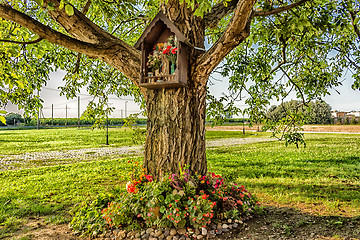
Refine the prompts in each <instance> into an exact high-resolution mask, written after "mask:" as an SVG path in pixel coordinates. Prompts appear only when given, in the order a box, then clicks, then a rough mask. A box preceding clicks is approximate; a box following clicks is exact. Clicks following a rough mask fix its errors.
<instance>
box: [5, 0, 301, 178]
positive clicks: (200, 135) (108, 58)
mask: <svg viewBox="0 0 360 240" xmlns="http://www.w3.org/2000/svg"><path fill="white" fill-rule="evenodd" d="M50 1H51V2H52V3H53V4H54V5H55V10H51V11H50V10H48V13H49V14H50V16H52V17H53V19H54V20H55V21H57V22H58V23H59V24H60V25H61V26H62V27H63V28H64V29H65V30H66V31H67V33H69V34H70V35H71V36H68V35H64V34H62V33H60V32H57V31H55V30H53V29H51V28H50V27H48V26H46V25H44V24H42V23H40V22H38V21H37V20H35V19H33V18H32V17H30V16H28V15H26V14H24V13H22V12H19V11H17V10H15V9H13V8H12V7H11V6H10V5H8V4H6V3H0V18H4V19H7V20H10V21H13V22H15V23H17V24H19V25H21V26H23V27H25V28H28V29H29V30H31V31H32V32H33V33H35V34H37V35H38V36H39V39H40V40H41V39H46V40H47V41H49V42H51V43H53V44H57V45H60V46H63V47H65V48H68V49H70V50H73V51H75V52H79V53H82V54H85V55H87V56H89V57H92V58H99V59H102V60H104V61H105V62H107V63H108V64H109V65H111V66H113V67H114V68H116V69H118V70H120V71H121V72H122V73H123V74H125V75H126V76H127V77H128V78H129V79H131V80H132V81H133V82H134V83H135V84H136V85H139V70H140V53H139V52H138V51H137V50H136V49H135V48H134V47H132V46H130V45H129V44H127V43H125V42H124V41H122V40H120V39H118V38H116V37H114V36H112V35H111V34H109V33H107V32H106V31H105V30H103V29H101V28H100V27H98V26H97V25H96V24H94V23H93V22H91V21H90V20H89V19H88V18H86V16H85V15H84V14H83V13H82V12H80V11H78V10H76V9H75V12H74V15H72V16H68V15H67V14H66V13H65V11H64V9H62V10H60V9H59V8H58V6H59V0H48V1H47V2H50ZM306 1H308V0H299V1H298V2H295V3H294V4H290V5H288V6H286V7H281V8H278V9H273V10H271V11H269V12H264V11H259V12H256V11H254V10H253V6H254V4H255V2H256V0H232V1H230V2H228V4H227V5H226V6H225V5H224V4H222V3H219V4H217V5H216V6H214V7H213V9H212V10H211V11H210V12H209V14H206V15H205V17H204V18H203V19H202V18H199V17H195V16H194V14H193V11H192V10H191V8H187V7H186V6H185V4H182V5H179V1H178V0H169V1H167V3H166V5H163V6H161V10H162V11H163V13H164V14H165V15H166V16H167V17H168V18H169V19H170V20H172V21H173V22H174V24H175V25H176V26H177V27H178V29H179V30H180V31H181V32H182V33H183V34H184V36H185V37H186V38H187V40H188V41H189V42H190V43H191V44H192V45H193V46H196V47H200V48H203V47H204V38H205V28H207V27H211V26H215V25H216V24H217V23H218V21H220V20H221V18H223V17H224V16H226V15H227V14H229V13H233V15H232V18H231V20H230V22H229V24H228V26H227V28H226V30H225V31H224V33H223V35H222V36H221V37H220V38H219V40H218V41H217V42H216V43H215V44H214V45H213V46H212V47H211V48H210V49H209V50H208V51H206V52H199V51H196V50H195V49H192V50H191V51H190V57H189V66H190V69H189V75H188V85H187V87H184V88H178V89H161V90H152V89H151V90H150V89H141V92H142V93H143V94H144V97H145V99H146V105H147V112H148V116H147V117H148V124H147V125H148V126H147V128H148V135H147V139H146V143H145V159H144V167H145V169H146V171H147V172H148V174H151V175H153V176H155V177H156V178H159V177H161V176H163V174H164V173H166V172H172V173H175V172H178V171H179V166H180V165H182V166H184V165H187V167H189V168H190V170H191V172H192V173H194V172H198V173H205V172H206V171H207V163H206V154H205V105H206V84H207V79H208V77H209V75H210V73H211V72H212V70H213V69H214V68H215V67H216V66H217V65H218V64H219V63H220V62H221V61H222V60H223V59H224V58H225V56H226V55H227V54H228V53H229V52H230V51H231V50H232V49H234V48H235V47H236V46H238V45H239V44H240V43H241V42H242V41H244V40H245V39H246V38H247V36H248V35H249V33H250V23H251V20H252V19H253V17H256V16H268V15H271V14H277V13H279V12H281V11H285V10H288V9H290V8H292V7H296V6H297V5H300V4H302V3H304V2H306Z"/></svg>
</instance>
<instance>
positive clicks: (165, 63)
mask: <svg viewBox="0 0 360 240" xmlns="http://www.w3.org/2000/svg"><path fill="white" fill-rule="evenodd" d="M169 69H170V63H169V59H168V58H167V57H166V56H165V55H162V56H161V74H162V75H169Z"/></svg>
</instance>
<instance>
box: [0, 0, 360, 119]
mask: <svg viewBox="0 0 360 240" xmlns="http://www.w3.org/2000/svg"><path fill="white" fill-rule="evenodd" d="M181 4H185V6H186V7H185V8H186V9H187V11H189V14H190V15H189V17H188V19H189V20H188V21H189V22H194V21H196V22H198V23H199V26H200V25H202V26H204V28H205V29H206V36H207V38H206V39H207V40H208V41H209V43H210V48H209V49H208V50H207V51H206V52H197V53H196V55H197V57H196V59H197V62H196V64H194V65H193V66H192V70H191V71H192V73H191V74H192V76H194V79H195V78H196V77H195V76H197V78H196V79H199V80H193V81H194V84H195V85H201V86H206V85H207V83H208V77H209V75H210V74H211V73H212V72H214V70H215V69H216V67H218V66H219V64H220V63H222V74H223V75H224V76H231V77H230V86H229V91H230V94H231V96H232V97H234V96H242V95H244V94H242V93H243V92H246V93H247V95H248V96H250V97H248V99H247V104H248V105H249V106H251V107H252V108H254V107H260V105H264V104H265V105H266V104H269V101H270V100H271V99H274V98H275V99H279V100H281V99H282V98H285V97H286V96H287V95H288V93H289V91H290V90H294V91H296V92H297V95H298V97H299V98H300V99H302V100H303V101H305V102H306V101H311V100H314V99H317V98H320V97H323V96H325V95H327V94H329V89H330V88H333V87H336V86H338V85H340V84H341V77H342V74H343V72H344V71H345V70H349V72H350V73H351V75H352V77H353V78H354V84H353V88H354V89H359V88H360V75H359V72H358V71H359V64H358V62H359V58H360V53H359V39H360V34H359V27H358V24H359V14H358V13H359V5H358V4H356V2H354V1H351V0H345V1H340V0H336V1H330V0H298V1H296V0H293V1H290V0H288V1H277V0H274V1H269V0H261V1H255V0H225V1H222V2H218V1H207V0H205V1H195V0H182V1H179V2H178V1H170V0H169V1H167V2H166V3H160V2H156V1H155V2H148V1H140V2H139V1H134V0H131V1H126V2H119V1H100V0H86V1H85V0H82V1H75V0H49V1H44V0H36V1H20V0H19V1H11V2H9V1H5V0H4V1H1V3H0V18H1V20H0V28H1V33H0V54H1V56H2V58H1V59H2V61H1V66H2V68H1V69H3V70H2V72H1V73H3V74H2V75H1V77H0V85H1V87H2V88H1V90H0V94H1V99H0V101H1V103H2V104H6V102H7V101H11V102H14V103H15V104H18V105H19V106H20V107H22V108H25V109H26V110H30V109H34V108H36V107H37V106H40V105H41V101H40V100H39V99H38V98H37V96H36V94H34V93H35V92H36V91H37V90H38V89H40V86H42V85H44V84H45V82H46V81H48V80H49V73H50V72H52V71H55V70H59V69H62V70H65V71H67V72H68V74H67V75H66V77H65V79H64V80H65V82H66V84H65V87H64V88H62V89H63V92H64V94H66V95H67V96H69V97H73V96H75V95H76V93H77V92H79V89H80V88H81V87H83V86H88V90H89V92H92V94H93V95H94V96H95V98H98V99H99V100H101V101H103V100H106V99H105V98H104V97H103V96H104V95H106V94H109V93H113V94H117V95H118V96H122V95H127V94H132V95H135V96H137V98H138V99H139V100H140V99H141V98H142V97H143V96H145V97H146V95H147V94H146V91H145V90H144V89H139V88H138V87H137V86H138V77H139V76H138V72H139V69H140V53H139V52H138V51H137V50H135V49H134V48H133V47H132V45H133V44H134V42H135V41H136V40H137V38H138V37H139V35H140V34H141V33H142V30H143V29H144V28H145V26H146V25H147V24H148V23H149V21H150V20H151V19H152V18H153V16H154V15H155V14H156V13H157V12H158V10H159V9H161V10H162V11H164V12H166V13H167V14H170V13H168V11H173V10H171V9H174V10H176V9H177V10H180V9H181V8H182V6H183V5H181ZM30 12H31V14H29V13H30ZM175 15H176V14H175ZM175 15H174V16H175ZM175 24H180V22H179V23H177V22H175ZM185 28H186V27H185ZM195 40H196V39H189V41H190V42H195ZM195 45H196V44H194V46H195ZM198 47H203V46H198ZM79 54H80V55H79ZM224 59H226V61H225V62H224ZM94 68H98V69H99V68H100V69H99V71H94ZM79 69H81V71H79ZM100 73H101V74H100ZM109 75H111V76H116V79H113V80H112V81H105V82H106V86H105V87H102V88H101V89H102V90H101V91H98V92H94V91H92V90H91V89H95V88H96V86H100V84H103V82H102V80H105V79H106V78H108V76H109ZM29 76H34V78H30V77H29ZM197 81H198V82H197ZM23 86H25V87H23ZM235 100H238V99H235ZM28 102H30V104H26V103H28ZM259 103H260V104H259ZM252 111H257V110H252ZM249 112H251V111H250V110H249Z"/></svg>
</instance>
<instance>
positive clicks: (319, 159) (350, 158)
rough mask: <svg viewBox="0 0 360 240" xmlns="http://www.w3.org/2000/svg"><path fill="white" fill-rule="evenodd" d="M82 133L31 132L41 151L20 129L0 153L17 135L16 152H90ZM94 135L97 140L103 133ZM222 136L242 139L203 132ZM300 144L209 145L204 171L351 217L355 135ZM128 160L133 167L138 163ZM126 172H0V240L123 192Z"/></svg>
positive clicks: (359, 188)
mask: <svg viewBox="0 0 360 240" xmlns="http://www.w3.org/2000/svg"><path fill="white" fill-rule="evenodd" d="M41 131H48V132H47V133H51V135H52V134H54V135H53V136H47V135H49V134H47V133H44V132H41ZM70 131H74V132H76V133H78V135H77V134H76V135H77V138H70V139H69V140H67V139H66V137H65V136H66V135H68V136H69V135H71V133H70ZM86 131H90V130H75V129H72V130H70V129H62V130H59V129H55V130H51V131H49V130H40V132H39V133H36V134H42V137H40V138H39V139H43V140H41V141H40V140H39V143H40V145H42V144H43V145H44V146H43V147H36V144H35V143H34V142H31V141H30V140H31V139H32V140H34V139H36V141H38V139H37V135H35V133H31V132H33V131H28V130H25V132H24V133H23V136H19V135H22V134H21V133H19V132H21V131H19V132H18V131H14V132H13V131H1V132H0V138H1V141H2V142H3V143H2V149H1V152H3V149H5V152H6V153H7V154H9V153H10V152H11V151H13V153H18V152H16V151H15V150H11V147H9V146H7V143H8V142H6V144H4V142H5V140H4V139H6V136H9V134H11V133H17V134H14V136H13V138H15V136H16V135H18V136H17V137H16V138H17V139H19V140H18V141H19V142H17V144H19V146H24V147H23V148H22V147H20V148H19V150H18V151H19V152H21V151H26V149H29V148H30V147H29V145H27V144H24V145H22V143H21V139H22V141H23V142H24V143H31V144H34V145H33V146H34V147H33V148H35V149H37V150H36V151H41V150H43V151H45V150H46V151H48V150H54V149H53V148H55V150H58V148H59V147H61V146H62V144H60V143H59V142H61V141H60V139H63V140H62V141H64V146H65V149H66V148H71V147H74V146H72V144H74V143H75V142H76V143H79V148H80V147H81V146H82V147H84V146H85V147H87V148H88V147H98V145H96V144H95V143H93V142H94V141H95V140H94V139H96V138H95V137H94V138H90V134H88V135H86V133H85V132H86ZM96 131H99V139H100V138H101V136H103V135H102V134H103V132H101V134H100V130H96ZM112 131H114V132H115V131H119V133H117V134H118V135H121V134H123V135H122V136H123V137H124V138H125V139H126V138H127V137H128V138H130V135H129V133H128V132H123V130H122V129H112ZM83 132H84V133H83ZM4 133H7V135H6V134H5V135H3V134H4ZM56 133H57V134H56ZM228 133H230V134H231V137H236V136H239V137H240V136H241V134H242V133H241V132H237V133H236V132H222V133H221V132H220V133H216V132H208V136H207V138H208V139H209V138H210V139H211V138H213V139H215V138H222V137H224V135H225V134H228ZM81 134H85V135H84V139H87V140H80V139H81V138H82V137H81V136H82V135H81ZM236 134H238V135H236ZM25 135H27V138H26V137H25ZM58 135H61V136H63V137H61V136H58ZM114 135H115V134H114ZM39 136H40V135H39ZM252 136H253V135H252ZM46 139H48V140H51V139H54V141H53V142H54V144H52V145H50V146H47V145H46V144H45V142H46ZM118 139H119V140H118V143H116V144H119V146H121V144H122V143H121V141H120V139H121V138H120V137H119V138H118ZM306 139H307V147H306V148H305V149H303V148H302V149H296V148H295V147H292V146H291V147H286V146H285V144H284V143H283V142H263V143H253V144H244V145H240V146H233V147H213V148H210V149H208V150H207V156H208V157H207V158H208V164H209V170H210V171H214V172H216V173H220V174H222V175H223V176H226V177H228V178H231V179H234V180H237V181H238V182H240V183H242V184H244V185H245V186H246V187H247V188H248V189H249V190H250V191H251V192H253V193H256V195H257V196H258V197H259V198H260V201H261V202H263V203H273V204H279V205H284V206H293V207H295V208H297V209H302V210H305V211H313V212H316V213H319V214H322V215H338V216H340V215H342V216H359V214H360V141H359V140H360V135H356V134H353V135H352V134H306ZM114 142H115V140H114ZM114 144H115V143H114ZM124 144H125V143H124ZM4 145H5V146H4ZM3 146H4V147H3ZM51 146H53V147H51ZM76 147H77V146H76ZM133 159H134V158H133ZM135 159H137V160H138V161H141V157H137V158H135ZM129 169H130V166H129V164H128V159H127V158H123V159H113V160H102V161H96V162H87V163H75V164H69V165H64V166H52V167H40V168H33V169H25V170H18V171H4V172H0V183H1V188H0V238H1V237H4V236H5V235H6V234H9V232H11V231H14V230H16V229H17V228H18V227H19V226H21V223H22V222H24V221H26V219H27V217H29V216H44V215H53V214H57V215H58V216H63V221H66V219H65V218H66V216H67V213H68V210H69V207H70V206H72V205H74V204H76V203H78V202H80V201H82V200H88V199H91V198H93V197H95V196H96V195H97V194H99V193H101V192H105V191H108V189H111V188H114V187H115V188H116V187H119V186H124V183H125V182H126V181H127V179H128V172H129Z"/></svg>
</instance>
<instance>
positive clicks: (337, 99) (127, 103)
mask: <svg viewBox="0 0 360 240" xmlns="http://www.w3.org/2000/svg"><path fill="white" fill-rule="evenodd" d="M63 76H64V72H62V71H58V72H54V73H51V74H50V81H48V83H47V85H46V86H45V87H43V88H42V90H41V92H40V96H41V98H42V99H43V100H44V103H43V106H44V108H43V110H42V112H43V116H44V117H45V118H51V114H52V110H51V108H52V104H53V108H54V117H55V118H61V117H62V118H65V117H66V107H67V117H68V118H76V117H77V115H78V99H77V98H76V99H70V100H68V99H66V97H64V96H60V90H59V89H58V87H59V86H61V85H63V82H62V78H63ZM215 77H216V78H219V79H221V80H220V81H214V80H211V81H212V82H213V83H214V85H210V84H209V89H210V93H211V94H212V95H214V96H217V97H219V96H221V95H222V93H227V87H228V85H229V81H228V79H227V78H221V77H219V76H215ZM352 81H353V80H352V79H351V77H349V76H347V77H344V80H343V85H342V86H340V87H338V88H336V89H337V91H338V92H339V93H340V94H338V93H337V92H336V91H335V90H332V89H330V93H331V94H330V95H329V96H327V97H325V98H324V100H325V101H326V102H327V103H328V104H330V106H331V107H332V110H338V111H347V112H349V111H352V110H355V111H360V91H359V90H356V91H355V90H353V89H352V88H351V83H352ZM79 96H80V113H82V112H83V111H84V110H85V108H86V105H87V104H88V102H89V101H90V100H91V99H92V97H91V96H89V94H87V93H86V91H85V90H84V91H81V93H80V94H79ZM109 98H110V101H109V102H110V105H111V106H112V107H114V108H115V110H114V112H113V113H112V115H111V116H110V117H116V118H120V117H126V116H129V114H132V113H140V112H141V110H140V107H139V104H137V103H135V102H134V101H133V98H132V97H122V98H121V99H120V98H118V97H116V96H110V97H109ZM292 99H296V98H295V95H294V94H293V96H291V95H290V98H288V99H287V100H292ZM278 104H279V103H278V102H275V101H273V102H272V105H278ZM236 106H238V107H240V108H242V109H243V108H244V107H246V105H245V101H244V100H242V101H239V103H238V104H236ZM125 109H126V113H125ZM5 110H7V111H8V112H17V113H20V114H22V113H23V112H22V111H21V110H18V109H17V107H16V106H13V105H11V104H9V105H8V106H7V107H6V108H5ZM125 115H126V116H125Z"/></svg>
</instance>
